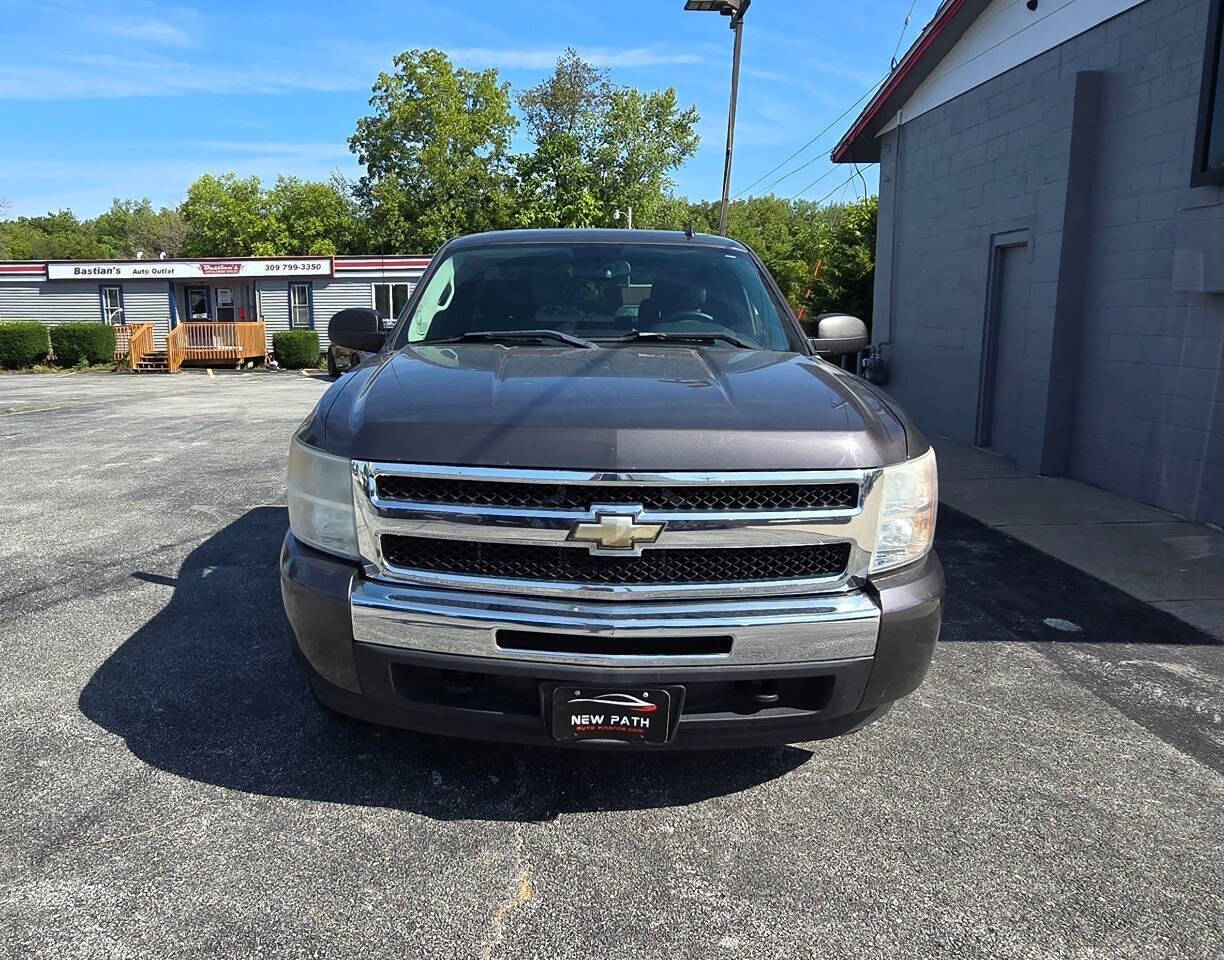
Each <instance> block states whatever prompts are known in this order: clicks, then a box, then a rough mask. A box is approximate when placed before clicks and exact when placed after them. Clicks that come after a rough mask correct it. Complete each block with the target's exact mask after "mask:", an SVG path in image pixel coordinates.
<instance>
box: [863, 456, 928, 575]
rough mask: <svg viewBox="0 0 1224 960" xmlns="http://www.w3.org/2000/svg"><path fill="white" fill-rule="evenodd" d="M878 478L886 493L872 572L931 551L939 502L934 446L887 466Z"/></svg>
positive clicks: (881, 510)
mask: <svg viewBox="0 0 1224 960" xmlns="http://www.w3.org/2000/svg"><path fill="white" fill-rule="evenodd" d="M878 482H879V484H880V486H881V488H882V494H883V496H882V498H881V504H880V522H879V526H878V527H877V528H876V540H875V550H874V551H873V552H872V554H871V567H870V572H871V573H880V572H882V571H884V570H892V569H893V568H895V567H901V566H904V565H905V564H907V563H913V562H914V561H915V560H919V559H921V558H922V557H924V556H926V555H927V553H928V552H929V551H930V549H931V544H932V543H933V542H934V540H935V513H936V507H937V505H938V503H939V480H938V476H937V473H936V468H935V450H934V448H932V449H930V450H928V451H927V452H926V453H924V454H923V455H922V456H920V457H915V458H914V459H913V460H907V461H906V462H905V463H898V464H896V465H895V466H891V467H885V468H884V475H883V476H882V477H881V478H880V479H879V481H878Z"/></svg>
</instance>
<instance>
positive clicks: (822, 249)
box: [804, 197, 880, 326]
mask: <svg viewBox="0 0 1224 960" xmlns="http://www.w3.org/2000/svg"><path fill="white" fill-rule="evenodd" d="M834 209H835V210H836V213H837V215H836V216H834V217H833V218H832V220H831V222H830V223H829V224H828V225H827V226H826V227H825V228H824V229H823V230H821V232H820V234H819V235H818V237H817V238H816V242H815V244H814V246H813V248H812V252H813V253H814V254H815V256H816V257H817V259H818V261H819V263H820V271H819V273H818V274H817V275H816V279H815V280H814V281H813V282H812V287H811V289H812V293H811V296H810V297H808V298H807V299H806V302H805V303H804V305H805V306H806V307H807V310H808V315H809V316H818V315H819V314H822V313H829V312H832V311H840V312H844V313H849V314H852V315H853V316H856V317H860V318H861V319H862V320H864V321H865V322H866V323H867V325H868V326H870V325H871V310H872V302H873V292H874V288H875V250H876V221H877V218H878V215H879V209H880V198H879V197H867V198H866V199H865V200H862V201H860V202H858V203H852V204H848V205H847V206H844V207H841V208H834Z"/></svg>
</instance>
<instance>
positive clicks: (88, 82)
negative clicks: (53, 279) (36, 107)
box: [0, 54, 369, 100]
mask: <svg viewBox="0 0 1224 960" xmlns="http://www.w3.org/2000/svg"><path fill="white" fill-rule="evenodd" d="M368 85H369V79H368V78H366V77H364V76H363V77H360V78H359V77H357V76H347V77H346V76H344V75H337V74H335V73H333V72H331V71H324V70H311V69H308V68H307V69H303V68H302V67H301V66H298V65H284V64H277V63H275V62H267V63H264V64H263V65H262V66H261V68H260V69H259V70H258V71H236V70H233V69H231V68H229V67H228V66H224V65H218V66H209V65H206V64H197V63H187V62H183V61H179V60H175V59H172V58H170V57H162V56H145V57H117V56H111V55H104V54H86V55H79V56H61V57H58V58H54V59H52V60H51V61H43V62H42V63H40V64H38V65H32V64H31V65H5V64H0V99H5V100H67V99H77V98H80V99H90V98H105V99H113V98H116V97H175V96H183V95H186V94H191V93H284V92H286V91H289V90H315V91H320V92H334V91H338V90H358V89H364V88H366V87H367V86H368Z"/></svg>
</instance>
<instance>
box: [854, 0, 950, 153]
mask: <svg viewBox="0 0 1224 960" xmlns="http://www.w3.org/2000/svg"><path fill="white" fill-rule="evenodd" d="M968 2H969V0H951V2H950V3H949V4H948V5H947V6H945V7H944V9H943V11H942V13H939V14H937V15H936V19H935V20H934V21H932V23H931V25H930V26H929V27H927V29H926V30H925V31H924V32H923V34H922V36H920V37H919V38H918V42H917V43H915V44H914V46H913V47H911V48H910V51H909V52H908V53H907V54H906V55H905V56H904V57H903V58H902V59H901V62H900V63H899V64H898V65H897V69H896V70H894V71H893V72H892V75H891V76H890V77H889V78H888V82H887V83H885V84H884V86H883V87H881V88H880V89H879V91H878V92H877V93H876V95H875V96H874V97H872V98H871V102H870V103H869V104H867V106H866V107H865V108H864V109H863V112H862V113H860V114H859V118H858V119H857V120H855V121H854V126H852V127H851V128H850V131H849V132H848V133H847V134H846V135H845V136H844V137H842V138H841V141H840V142H839V143H838V144H837V146H836V147H835V148H834V149H833V162H834V163H842V162H844V160H843V158H844V157H845V155H846V151H847V150H849V149H850V145H851V144H852V143H854V141H855V140H857V139H858V138H859V137H860V136H862V134H863V131H864V130H866V129H867V127H868V126H869V125H870V124H871V121H872V120H874V119H875V118H876V115H877V114H879V112H880V110H881V109H882V108H883V107H884V104H885V103H887V102H888V99H889V98H890V97H891V96H892V95H893V94H894V93H896V92H897V88H898V87H899V86H900V85H901V81H903V80H904V79H905V78H906V77H907V76H909V73H910V71H911V70H913V68H914V67H915V66H916V65H917V64H918V62H919V61H920V60H921V59H922V58H923V56H924V55H925V54H926V52H927V51H928V50H929V49H930V48H931V44H933V43H934V42H935V40H936V38H937V37H938V36H939V35H940V34H941V33H943V31H944V29H945V28H946V27H947V26H948V24H949V23H951V22H952V18H953V17H955V16H956V14H957V13H959V12H960V9H961V7H963V6H964V5H965V4H966V3H968Z"/></svg>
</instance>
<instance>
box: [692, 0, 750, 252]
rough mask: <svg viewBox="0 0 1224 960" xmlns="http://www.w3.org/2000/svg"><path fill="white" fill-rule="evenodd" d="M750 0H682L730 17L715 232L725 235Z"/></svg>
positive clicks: (710, 11) (706, 10)
mask: <svg viewBox="0 0 1224 960" xmlns="http://www.w3.org/2000/svg"><path fill="white" fill-rule="evenodd" d="M751 4H752V0H685V4H684V9H685V10H698V11H702V12H706V13H718V14H721V15H722V16H724V17H730V18H731V29H732V30H734V31H735V49H734V51H733V52H732V54H731V105H730V106H729V107H728V108H727V156H726V159H725V161H724V163H723V184H722V207H721V209H720V210H719V213H718V232H719V233H720V234H721V235H722V236H724V237H725V236H726V235H727V208H728V207H729V206H730V205H731V155H732V152H733V151H734V149H735V102H736V99H737V98H738V96H739V65H740V43H741V42H742V40H743V37H744V14H745V13H747V12H748V7H749V6H750V5H751Z"/></svg>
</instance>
